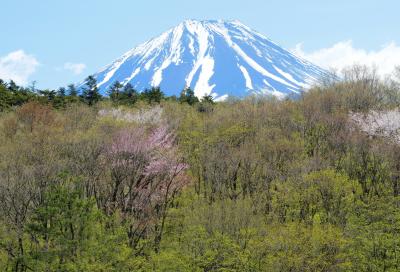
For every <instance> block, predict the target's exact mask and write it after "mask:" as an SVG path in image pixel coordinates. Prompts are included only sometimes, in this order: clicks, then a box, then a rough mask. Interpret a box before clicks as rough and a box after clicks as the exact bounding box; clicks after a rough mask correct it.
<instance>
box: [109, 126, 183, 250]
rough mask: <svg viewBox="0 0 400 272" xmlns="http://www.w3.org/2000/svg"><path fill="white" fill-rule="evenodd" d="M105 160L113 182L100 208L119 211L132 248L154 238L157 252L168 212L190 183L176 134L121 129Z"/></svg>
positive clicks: (158, 129) (161, 130)
mask: <svg viewBox="0 0 400 272" xmlns="http://www.w3.org/2000/svg"><path fill="white" fill-rule="evenodd" d="M105 158H106V163H107V165H108V166H109V173H110V176H111V179H110V182H109V184H108V185H107V186H106V188H105V189H106V190H107V192H106V194H104V195H106V196H107V197H106V198H105V199H103V200H102V203H103V207H105V209H106V211H107V213H109V214H112V213H114V212H115V211H120V212H121V214H122V215H123V218H124V220H125V221H126V222H127V223H128V228H129V229H128V236H129V241H130V244H131V246H132V247H134V248H135V247H137V246H138V244H139V241H140V240H141V239H142V238H143V237H147V236H148V235H149V234H150V233H153V234H154V242H155V250H156V251H157V250H158V248H159V244H160V241H161V238H162V233H163V229H164V223H165V219H166V217H167V211H168V207H169V206H170V204H171V202H172V201H173V199H174V198H175V196H176V194H177V193H178V192H179V191H180V190H181V189H182V188H183V187H184V186H185V185H186V184H187V182H188V178H187V176H186V175H185V171H184V170H185V169H186V168H187V166H186V164H184V163H183V162H182V158H181V157H180V156H179V153H178V150H177V147H176V145H175V136H174V134H173V133H171V132H170V131H169V130H168V127H167V126H165V125H160V126H159V127H156V128H154V129H152V130H151V131H150V132H148V131H146V130H145V129H144V128H130V129H123V130H121V131H119V132H118V133H116V134H115V135H114V137H113V140H112V142H111V143H110V144H109V145H108V146H107V147H106V149H105Z"/></svg>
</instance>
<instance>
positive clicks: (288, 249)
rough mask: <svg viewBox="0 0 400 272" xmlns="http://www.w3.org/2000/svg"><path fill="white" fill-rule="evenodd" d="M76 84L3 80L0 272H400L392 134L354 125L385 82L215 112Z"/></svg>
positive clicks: (386, 101) (191, 103) (399, 188)
mask: <svg viewBox="0 0 400 272" xmlns="http://www.w3.org/2000/svg"><path fill="white" fill-rule="evenodd" d="M86 83H87V84H86V88H85V92H84V95H83V96H82V97H81V98H80V97H79V96H78V95H77V90H76V88H75V87H74V86H73V85H69V86H68V87H67V89H64V88H60V89H58V91H57V92H56V91H53V90H36V89H35V87H34V84H33V86H32V87H31V88H24V87H20V86H18V85H16V84H15V83H14V82H12V81H11V82H9V83H5V82H3V81H0V107H1V108H0V109H1V113H0V142H1V143H2V144H1V145H0V271H24V272H25V271H327V272H328V271H329V272H331V271H399V270H400V257H399V256H400V252H399V244H400V240H399V239H400V235H399V233H400V213H399V207H400V202H399V201H400V200H399V194H400V193H399V192H400V163H399V158H400V155H399V154H400V145H399V142H398V135H397V134H395V133H396V132H393V133H394V134H383V135H381V134H373V133H372V135H371V133H370V134H367V133H365V132H363V131H360V130H359V128H358V127H357V126H356V125H355V124H354V122H353V121H352V118H351V116H352V114H353V112H355V111H356V112H362V113H365V114H368V112H370V111H372V110H374V111H379V110H391V109H393V108H394V107H396V106H398V105H399V101H400V99H399V97H400V96H399V95H398V94H399V93H400V92H399V90H400V89H399V84H398V80H397V79H393V81H389V83H386V82H381V81H380V80H378V79H377V78H376V77H374V75H373V74H369V73H368V71H366V70H363V69H360V68H357V69H355V70H354V71H353V72H352V73H350V74H346V76H345V80H344V81H342V82H336V80H333V81H329V80H327V81H326V82H324V83H323V84H322V85H321V86H318V87H315V88H313V89H312V90H310V91H309V92H308V93H305V94H303V95H302V97H301V98H300V99H298V100H290V99H286V100H282V101H280V100H276V99H272V98H267V99H264V98H260V97H249V98H247V99H243V100H232V99H230V100H228V101H226V102H219V103H215V102H214V101H213V100H212V97H210V96H206V97H203V98H202V99H201V101H198V99H197V98H196V97H195V96H194V94H193V91H192V90H190V89H186V90H185V91H184V92H183V93H182V95H181V96H180V97H179V98H178V99H177V98H176V97H169V98H165V97H164V94H163V93H162V91H161V90H160V88H151V89H148V90H145V91H144V92H142V93H140V94H139V93H138V92H137V91H136V90H134V89H133V87H132V86H131V85H130V84H126V85H125V86H124V87H122V86H121V84H119V83H115V84H114V85H113V86H112V88H111V92H110V98H109V100H108V98H104V100H105V101H104V102H102V103H98V104H96V102H97V101H99V99H100V96H98V90H97V86H96V85H97V84H96V82H95V80H94V78H93V77H89V78H88V79H87V82H86ZM81 100H83V102H85V103H79V102H80V101H81ZM107 100H108V101H107ZM155 103H157V104H158V103H160V105H154V104H155ZM94 104H96V107H89V106H88V105H94ZM132 105H133V106H134V109H131V108H130V106H132ZM116 106H118V107H121V108H123V110H121V109H116V108H114V107H116ZM154 106H155V109H154V111H153V109H152V107H154ZM99 110H101V111H102V112H106V113H107V112H109V113H110V115H109V116H107V117H103V118H98V117H99V115H100V113H99ZM133 112H134V113H133ZM131 113H132V114H131ZM158 113H159V114H160V115H161V116H159V117H157V118H152V116H150V117H151V118H149V116H148V115H149V114H150V115H152V114H158ZM171 131H174V132H176V133H174V134H172V133H170V132H171ZM175 136H176V137H175ZM177 177H178V178H177ZM173 181H176V182H173Z"/></svg>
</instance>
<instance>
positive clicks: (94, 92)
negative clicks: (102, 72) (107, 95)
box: [82, 76, 101, 106]
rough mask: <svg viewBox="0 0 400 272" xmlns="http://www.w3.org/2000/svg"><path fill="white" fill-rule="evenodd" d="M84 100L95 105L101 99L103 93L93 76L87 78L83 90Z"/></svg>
mask: <svg viewBox="0 0 400 272" xmlns="http://www.w3.org/2000/svg"><path fill="white" fill-rule="evenodd" d="M82 98H83V101H85V103H86V104H88V105H89V106H93V105H94V104H96V103H97V102H99V101H100V100H101V95H100V93H99V90H98V88H97V82H96V79H95V78H94V77H93V76H88V77H87V78H86V80H85V88H84V89H83V92H82Z"/></svg>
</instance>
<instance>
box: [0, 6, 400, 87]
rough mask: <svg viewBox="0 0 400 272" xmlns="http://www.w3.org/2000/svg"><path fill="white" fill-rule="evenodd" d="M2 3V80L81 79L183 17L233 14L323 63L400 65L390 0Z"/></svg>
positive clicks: (398, 32) (399, 34)
mask: <svg viewBox="0 0 400 272" xmlns="http://www.w3.org/2000/svg"><path fill="white" fill-rule="evenodd" d="M1 2H2V3H1V10H2V12H1V16H2V20H1V24H0V33H1V37H2V38H1V40H0V77H3V78H7V77H15V78H16V79H17V80H18V81H20V82H21V83H25V84H29V82H30V81H32V80H36V81H37V86H39V87H41V88H56V87H58V86H61V85H66V84H68V83H71V82H77V81H80V80H81V79H83V78H84V77H85V76H87V75H88V74H91V73H94V72H96V71H97V70H99V69H100V68H101V67H103V66H104V65H106V64H108V63H110V62H111V61H112V60H114V59H115V58H117V57H119V56H120V55H122V54H123V53H125V52H126V51H127V50H129V49H131V48H132V47H134V46H135V45H138V44H139V43H142V42H144V41H146V40H147V39H149V38H151V37H154V36H157V35H159V34H160V33H162V32H164V31H165V30H167V29H168V28H170V27H173V26H175V25H176V24H178V23H180V22H181V21H182V20H185V19H238V20H240V21H242V22H243V23H244V24H246V25H248V26H249V27H251V28H253V29H255V30H257V31H259V32H261V33H263V34H265V35H266V36H268V37H269V38H271V39H272V40H273V41H275V42H276V43H278V44H280V45H282V46H284V47H286V48H289V49H295V48H296V50H297V51H296V52H297V53H298V54H299V55H302V56H303V57H305V58H308V59H310V60H311V61H314V62H316V63H317V64H319V65H321V66H325V67H326V66H336V67H337V68H341V67H342V66H343V65H344V63H345V62H348V61H350V60H349V58H350V59H351V58H355V61H359V60H360V62H361V60H364V59H368V63H372V62H373V63H375V62H383V61H384V62H385V65H386V66H385V67H386V68H387V66H388V65H393V62H395V61H397V58H394V59H393V58H391V60H389V56H392V55H393V54H398V55H399V64H400V48H399V47H398V45H399V44H400V27H399V26H400V19H399V18H400V17H399V10H400V2H399V1H395V0H392V1H390V0H381V1H373V0H364V1H361V0H353V1H350V0H347V1H344V0H336V1H329V2H328V1H316V0H303V1H296V0H292V1H288V0H281V1H266V0H246V1H244V0H229V1H228V0H202V1H190V0H186V1H184V0H168V1H165V0H159V1H154V0H148V1H134V0H131V1H128V0H113V1H105V0H97V1H95V0H69V1H67V0H63V1H62V0H58V1H55V0H36V1H32V0H2V1H1ZM301 44H302V45H301ZM396 56H397V55H396ZM338 59H341V61H340V63H336V64H335V61H336V62H338ZM389 62H390V64H388V63H389ZM378 66H379V63H378ZM382 67H383V66H382ZM387 69H389V68H387Z"/></svg>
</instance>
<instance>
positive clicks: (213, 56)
mask: <svg viewBox="0 0 400 272" xmlns="http://www.w3.org/2000/svg"><path fill="white" fill-rule="evenodd" d="M325 74H326V72H325V71H324V70H323V69H321V68H319V67H317V66H316V65H313V64H312V63H310V62H308V61H305V60H303V59H301V58H298V57H296V56H294V55H293V54H292V53H290V52H289V51H287V50H285V49H283V48H282V47H280V46H278V45H277V44H275V43H273V42H272V41H271V40H269V39H268V38H267V37H265V36H264V35H262V34H260V33H258V32H256V31H254V30H252V29H251V28H249V27H247V26H246V25H244V24H242V23H241V22H239V21H237V20H234V21H223V20H205V21H198V20H186V21H184V22H182V23H180V24H179V25H177V26H176V27H174V28H172V29H170V30H168V31H166V32H164V33H162V34H161V35H160V36H158V37H155V38H153V39H151V40H149V41H147V42H145V43H143V44H141V45H139V46H137V47H135V48H133V49H132V50H130V51H128V52H127V53H125V54H124V55H123V56H122V57H120V58H119V59H117V60H115V61H114V62H113V63H111V64H110V65H107V66H106V67H105V68H104V69H102V70H101V71H100V72H98V73H96V74H95V75H94V76H95V78H96V79H97V82H98V87H99V89H100V91H101V92H102V93H105V92H106V90H107V89H108V88H109V87H110V86H111V85H112V84H113V83H114V82H115V81H119V82H121V83H122V84H127V83H128V82H129V83H131V84H132V85H133V86H134V87H135V88H136V89H137V90H139V91H141V90H143V89H145V88H149V87H151V86H160V87H161V89H162V90H163V91H164V92H165V93H166V94H168V95H179V93H180V91H181V90H182V89H183V88H184V87H185V86H190V87H191V88H192V89H194V91H195V94H196V95H197V96H198V97H202V96H203V95H208V94H211V95H213V96H214V97H215V98H224V97H226V96H228V95H231V96H238V97H243V96H246V95H248V94H252V93H256V94H272V95H276V96H278V97H284V96H286V95H288V94H292V93H294V94H297V93H300V92H301V91H302V90H304V89H305V88H307V87H308V86H309V85H310V84H311V83H312V82H314V81H315V80H317V79H318V78H319V77H321V76H323V75H325Z"/></svg>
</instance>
